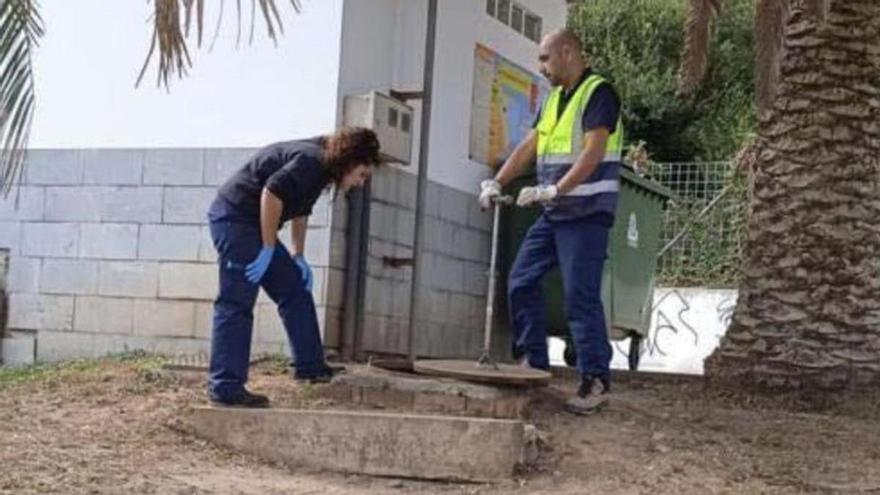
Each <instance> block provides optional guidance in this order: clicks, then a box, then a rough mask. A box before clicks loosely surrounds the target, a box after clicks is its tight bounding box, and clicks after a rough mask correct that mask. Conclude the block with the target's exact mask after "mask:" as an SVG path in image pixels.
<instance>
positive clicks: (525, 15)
mask: <svg viewBox="0 0 880 495" xmlns="http://www.w3.org/2000/svg"><path fill="white" fill-rule="evenodd" d="M486 14H488V15H490V16H492V17H494V18H495V19H497V20H499V21H501V22H503V23H504V24H506V25H508V26H510V27H511V28H513V30H514V31H516V32H517V33H520V34H522V35H523V36H525V37H526V38H528V39H530V40H532V41H534V42H535V43H539V42H540V41H541V17H539V16H538V15H536V14H533V13H532V12H529V10H528V9H526V8H525V7H523V6H522V5H521V4H519V3H517V2H512V1H511V0H486Z"/></svg>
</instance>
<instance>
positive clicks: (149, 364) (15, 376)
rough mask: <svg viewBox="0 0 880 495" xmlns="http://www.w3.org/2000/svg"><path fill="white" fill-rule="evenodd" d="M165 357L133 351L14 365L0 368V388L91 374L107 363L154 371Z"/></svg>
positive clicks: (160, 365) (96, 372) (98, 372)
mask: <svg viewBox="0 0 880 495" xmlns="http://www.w3.org/2000/svg"><path fill="white" fill-rule="evenodd" d="M166 360H167V359H166V358H165V357H164V356H161V355H155V354H147V353H145V352H142V351H136V352H127V353H122V354H114V355H110V356H106V357H103V358H98V359H75V360H72V361H64V362H60V363H42V364H35V365H31V366H23V367H14V368H12V367H0V390H4V389H7V388H10V387H13V386H16V385H23V384H30V383H41V382H54V381H58V380H63V379H70V378H73V377H77V378H83V377H88V376H95V375H98V374H100V373H101V372H102V371H104V370H106V368H107V367H108V366H112V365H119V364H122V365H126V366H131V368H132V369H133V370H135V371H136V372H141V371H147V372H149V371H157V370H159V369H160V368H161V367H162V364H164V363H165V362H166Z"/></svg>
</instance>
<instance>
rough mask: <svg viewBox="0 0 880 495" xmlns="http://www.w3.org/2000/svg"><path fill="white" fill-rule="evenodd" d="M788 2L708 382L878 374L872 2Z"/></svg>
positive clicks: (817, 381)
mask: <svg viewBox="0 0 880 495" xmlns="http://www.w3.org/2000/svg"><path fill="white" fill-rule="evenodd" d="M817 3H818V2H817V1H816V0H796V1H793V2H792V10H791V16H790V17H789V19H788V22H787V24H786V28H785V41H784V44H785V50H784V55H783V60H782V67H781V72H780V79H779V87H778V92H777V93H776V97H775V99H774V101H773V104H772V106H771V108H770V111H768V112H765V113H764V115H762V116H761V117H760V121H759V128H758V131H759V133H758V140H757V146H758V149H759V154H758V159H757V162H756V163H755V165H754V170H753V173H754V185H753V193H752V197H751V198H750V210H751V216H750V219H749V224H748V233H747V239H746V255H745V260H744V265H743V278H742V282H741V285H740V292H739V294H740V296H739V301H738V304H737V307H736V309H735V310H734V314H733V318H732V322H731V325H730V328H729V329H728V331H727V335H726V336H725V337H724V338H723V339H722V342H721V345H720V347H719V348H718V349H717V350H716V351H715V352H714V353H713V354H712V356H710V357H709V359H708V360H707V361H706V372H707V375H709V376H710V377H711V378H714V379H720V380H725V381H727V380H736V382H737V383H750V384H759V385H769V386H773V387H792V388H795V387H804V388H816V389H821V388H830V387H834V388H837V387H842V386H856V385H864V384H869V383H880V2H878V1H877V0H831V1H830V2H825V1H823V2H821V3H822V4H824V5H825V6H827V9H825V10H824V12H821V10H823V9H817V8H816V5H817Z"/></svg>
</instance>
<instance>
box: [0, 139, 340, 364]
mask: <svg viewBox="0 0 880 495" xmlns="http://www.w3.org/2000/svg"><path fill="white" fill-rule="evenodd" d="M252 153H253V150H252V149H154V150H152V149H151V150H106V149H98V150H34V151H31V152H30V153H29V158H28V164H27V167H26V175H25V177H24V181H23V184H22V185H21V187H20V188H19V189H18V190H17V191H15V192H13V194H11V195H10V196H9V197H7V198H6V199H0V248H5V249H8V250H9V253H10V258H9V277H8V293H9V306H10V307H9V321H8V325H9V327H10V328H11V329H25V330H36V331H37V341H38V343H37V349H38V350H37V359H39V360H47V361H51V360H58V359H66V358H73V357H83V356H96V355H101V354H105V353H107V352H118V351H125V350H130V349H147V350H155V351H160V352H167V353H183V352H186V353H191V352H203V351H207V349H208V348H209V339H210V332H211V315H212V301H213V299H214V297H215V296H216V292H217V268H216V259H215V258H216V255H215V251H214V248H213V244H212V242H211V239H210V234H209V232H208V228H207V226H206V220H205V214H206V212H207V208H208V205H209V203H210V201H211V200H212V199H213V197H214V194H215V191H216V187H217V185H218V184H220V183H221V182H223V181H224V180H225V179H226V178H227V177H228V176H229V175H230V174H231V173H232V171H234V170H235V169H236V168H238V167H240V166H241V165H243V164H244V162H245V161H246V160H247V158H248V157H249V156H250V155H251V154H252ZM328 202H329V200H328V198H327V197H326V195H325V196H324V197H322V198H321V200H320V201H319V203H318V205H316V207H315V214H314V216H313V217H312V219H311V225H310V229H309V233H308V239H309V242H308V243H307V247H308V250H307V253H306V254H307V256H308V257H309V258H310V260H311V261H312V263H313V264H314V266H315V291H314V293H315V299H316V303H317V304H318V306H319V312H320V316H321V317H322V319H323V317H324V315H325V307H324V305H323V303H324V300H325V298H326V292H327V290H328V284H327V283H326V281H327V280H328V278H329V277H330V273H331V272H330V270H329V268H328V265H329V262H330V260H329V255H328V253H329V250H328V246H329V237H330V236H329V232H330V225H331V210H330V208H329V204H328ZM279 237H280V239H281V240H282V242H285V243H286V244H288V245H289V242H290V233H289V232H288V231H282V232H281V233H280V234H279ZM254 332H255V337H254V344H255V349H256V350H266V351H282V352H287V344H286V337H285V335H284V332H283V331H282V329H281V324H280V320H279V318H278V316H277V313H276V312H275V307H274V305H273V304H271V303H270V301H269V300H268V299H267V298H266V296H265V295H264V294H261V296H260V298H259V301H258V306H257V308H256V310H255V327H254ZM335 338H336V336H335V334H334V335H327V340H328V341H330V343H331V344H332V342H333V341H334V339H335Z"/></svg>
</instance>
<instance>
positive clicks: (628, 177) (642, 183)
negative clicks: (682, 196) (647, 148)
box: [620, 163, 675, 200]
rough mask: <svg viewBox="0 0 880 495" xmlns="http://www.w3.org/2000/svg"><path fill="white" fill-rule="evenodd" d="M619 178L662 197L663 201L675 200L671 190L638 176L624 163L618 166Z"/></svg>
mask: <svg viewBox="0 0 880 495" xmlns="http://www.w3.org/2000/svg"><path fill="white" fill-rule="evenodd" d="M620 177H621V179H623V180H625V181H627V182H631V183H633V184H635V185H636V186H638V187H641V188H642V189H647V190H648V191H651V192H652V193H654V194H657V195H658V196H662V197H663V198H664V199H667V200H669V199H675V193H674V192H672V190H671V189H669V188H668V187H666V186H664V185H663V184H660V183H659V182H656V181H653V180H651V179H646V178H645V177H642V176H640V175H639V174H637V173H636V172H635V170H633V168H632V167H631V166H629V165H627V164H625V163H621V164H620Z"/></svg>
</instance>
